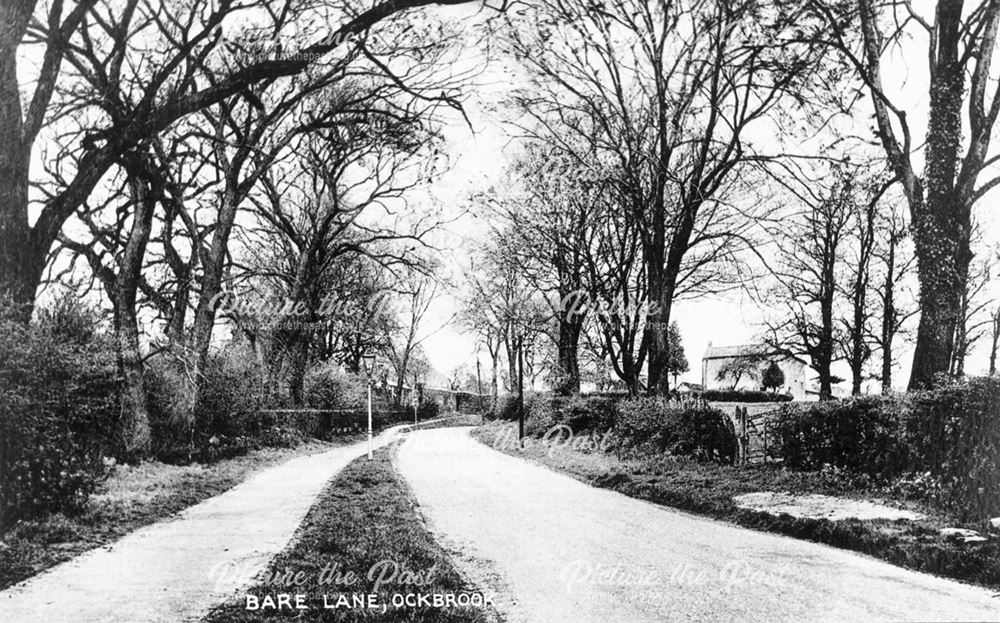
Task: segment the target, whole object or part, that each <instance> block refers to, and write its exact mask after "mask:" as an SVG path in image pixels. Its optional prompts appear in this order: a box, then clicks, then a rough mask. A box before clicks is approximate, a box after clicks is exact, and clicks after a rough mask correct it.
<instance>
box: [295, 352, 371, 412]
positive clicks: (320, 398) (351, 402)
mask: <svg viewBox="0 0 1000 623" xmlns="http://www.w3.org/2000/svg"><path fill="white" fill-rule="evenodd" d="M367 391H368V390H367V381H366V380H365V379H364V378H363V377H361V376H359V375H357V374H351V373H350V372H345V371H344V370H342V369H341V368H340V366H339V365H336V364H333V363H325V364H322V365H319V366H316V367H314V368H312V369H310V370H309V371H308V372H307V373H306V378H305V392H304V393H305V401H306V404H308V405H309V406H311V407H313V408H316V409H358V408H361V407H364V406H365V403H366V400H367Z"/></svg>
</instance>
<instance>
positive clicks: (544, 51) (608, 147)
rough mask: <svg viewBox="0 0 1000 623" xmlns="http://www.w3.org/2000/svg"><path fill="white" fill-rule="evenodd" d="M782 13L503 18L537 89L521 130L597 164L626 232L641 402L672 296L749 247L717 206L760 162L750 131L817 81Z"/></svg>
mask: <svg viewBox="0 0 1000 623" xmlns="http://www.w3.org/2000/svg"><path fill="white" fill-rule="evenodd" d="M791 8H793V7H790V6H789V5H788V4H781V10H778V9H777V7H775V10H774V11H771V10H762V9H761V7H760V3H758V2H737V3H735V4H734V3H704V2H686V1H685V2H679V3H673V4H668V5H664V4H663V3H662V2H658V1H651V0H629V1H627V2H619V3H612V4H607V5H602V7H601V9H600V10H592V7H590V6H589V5H586V4H578V3H569V2H562V1H561V0H544V1H542V2H538V3H534V4H533V5H531V7H530V8H529V9H527V10H525V11H524V12H523V14H522V15H521V16H520V17H519V18H517V19H515V18H511V21H512V28H511V31H510V34H509V38H508V45H509V48H510V50H511V51H512V52H513V54H514V55H515V56H516V57H517V58H518V59H519V60H520V61H521V63H523V64H524V66H525V67H527V69H528V70H529V72H530V73H531V76H532V82H533V83H532V85H531V88H529V89H524V90H523V91H521V92H519V93H518V94H517V95H516V100H517V102H518V105H519V110H520V111H521V112H522V113H523V115H524V118H525V121H524V122H521V123H519V124H518V125H519V126H520V127H522V129H523V130H524V132H525V133H526V134H527V135H529V136H531V137H533V138H537V139H538V140H541V141H543V142H546V143H549V144H553V145H557V146H558V147H559V148H560V149H562V150H563V151H564V152H565V154H566V159H567V160H569V161H570V162H572V163H574V164H575V166H577V167H579V168H581V169H588V168H590V167H592V165H593V164H594V163H595V162H596V163H598V165H599V166H598V170H599V171H600V175H601V176H602V179H604V180H606V181H605V182H604V184H603V185H604V187H605V188H606V191H607V195H606V196H607V197H608V198H609V199H608V202H609V203H611V204H612V205H615V206H616V207H617V208H619V209H621V210H622V211H623V212H622V213H623V214H624V215H625V218H628V219H630V220H632V221H633V222H635V224H636V229H635V232H636V233H637V235H638V236H639V241H640V247H639V250H640V256H639V257H640V260H641V262H642V264H643V267H644V275H643V276H644V279H645V281H646V290H647V292H648V299H649V303H650V305H649V307H648V308H647V310H646V311H647V318H646V322H645V328H644V335H645V337H644V340H643V341H644V342H645V349H646V351H647V352H648V355H646V367H647V371H648V377H649V385H648V387H649V391H651V392H654V393H666V392H667V391H668V389H669V376H670V375H669V371H668V370H667V368H666V366H667V365H668V360H669V356H670V355H669V350H670V348H669V324H670V314H671V310H672V306H673V303H674V302H675V300H676V299H677V296H678V293H679V292H680V291H682V289H683V288H685V287H687V288H692V287H700V288H704V289H710V288H711V287H712V284H713V283H717V282H718V281H719V279H718V278H719V277H722V281H723V282H725V281H726V277H732V275H727V273H726V271H722V270H719V266H720V265H724V264H727V263H733V262H734V260H735V259H736V257H737V255H736V254H735V253H734V248H738V247H744V246H745V245H746V243H747V240H746V237H747V232H748V228H749V226H750V225H751V224H752V218H746V217H747V214H746V213H745V212H744V213H743V214H741V215H740V217H739V218H732V217H733V213H732V211H730V210H729V207H730V206H729V204H728V203H727V202H726V201H725V198H726V197H727V196H728V194H729V193H730V192H732V191H733V190H734V189H735V188H736V187H737V186H739V184H740V179H739V176H740V174H745V173H746V171H747V170H748V169H750V168H753V167H759V166H760V165H762V164H763V163H765V162H767V161H768V160H769V156H768V155H767V154H763V153H761V152H759V151H758V150H757V149H755V146H754V144H753V142H752V141H751V139H750V137H751V135H752V132H753V128H757V127H761V128H763V127H764V126H766V125H767V120H768V119H769V117H770V115H772V114H776V112H777V111H778V110H779V109H780V108H781V106H782V105H783V104H784V103H785V102H786V101H790V100H793V99H796V100H797V103H798V104H799V105H807V104H808V101H807V100H806V99H805V98H797V97H796V96H795V95H793V94H795V93H798V92H801V91H802V90H805V89H808V85H809V83H810V81H812V80H814V79H816V78H817V77H818V76H817V73H816V72H815V71H813V69H814V63H815V62H817V61H818V59H819V58H820V56H821V53H822V52H821V46H820V45H819V44H818V43H811V42H808V41H804V40H803V39H801V38H799V37H795V36H793V35H792V31H793V29H794V28H795V26H794V24H795V23H796V18H795V16H794V15H787V14H785V12H786V11H787V10H789V9H791ZM777 15H781V17H780V19H772V17H773V16H777ZM521 20H523V22H521ZM526 24H530V25H531V26H530V27H521V28H518V26H519V25H522V26H523V25H526ZM786 35H788V36H786ZM591 170H593V169H591ZM744 179H745V178H744ZM758 205H759V204H758ZM745 209H746V207H744V210H745ZM709 266H712V267H713V268H714V270H711V271H706V270H704V269H706V268H707V267H709ZM628 376H632V375H628Z"/></svg>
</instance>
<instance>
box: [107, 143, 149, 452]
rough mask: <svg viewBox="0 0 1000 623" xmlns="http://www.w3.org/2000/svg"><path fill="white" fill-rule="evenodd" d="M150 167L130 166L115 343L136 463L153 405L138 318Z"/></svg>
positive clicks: (125, 433) (125, 431)
mask: <svg viewBox="0 0 1000 623" xmlns="http://www.w3.org/2000/svg"><path fill="white" fill-rule="evenodd" d="M145 166H146V165H144V164H140V163H139V162H138V160H137V159H136V160H135V161H133V162H132V163H131V165H130V166H129V171H128V176H129V182H128V183H129V190H130V192H131V195H132V200H133V203H134V214H133V215H132V229H131V231H130V232H129V237H128V242H127V243H126V245H125V251H124V252H123V253H122V258H121V263H120V266H119V271H118V276H117V278H116V279H115V284H114V307H115V317H114V323H115V341H116V344H117V346H118V367H119V372H120V374H121V376H122V379H123V382H124V384H125V388H124V390H123V392H122V397H121V400H122V417H123V422H122V437H123V445H124V449H125V453H126V455H128V456H129V457H130V458H132V459H139V458H143V457H145V456H147V455H148V454H149V451H150V442H151V439H150V429H149V403H148V399H147V397H146V383H145V369H144V366H143V360H142V353H141V350H140V344H139V325H138V318H137V316H136V293H137V291H138V287H139V277H140V275H141V273H142V264H143V259H144V258H145V254H146V245H147V243H148V242H149V235H150V231H151V230H152V224H153V212H154V211H155V206H156V200H155V198H154V197H153V195H152V193H151V192H150V188H149V186H148V182H147V180H145V179H143V172H142V171H143V169H144V167H145Z"/></svg>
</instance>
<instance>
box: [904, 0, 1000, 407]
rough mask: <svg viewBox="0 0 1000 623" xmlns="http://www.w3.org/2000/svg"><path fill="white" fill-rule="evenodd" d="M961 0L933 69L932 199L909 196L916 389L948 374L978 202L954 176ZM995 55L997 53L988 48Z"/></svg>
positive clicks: (947, 5)
mask: <svg viewBox="0 0 1000 623" xmlns="http://www.w3.org/2000/svg"><path fill="white" fill-rule="evenodd" d="M961 14H962V3H961V2H954V1H946V0H942V1H941V2H940V3H939V4H938V16H937V20H938V22H939V25H938V26H939V30H940V32H939V34H937V35H935V36H936V37H939V38H940V40H939V42H938V51H937V54H938V58H937V62H936V66H935V68H934V71H933V72H932V74H931V84H930V114H929V118H928V125H927V136H928V140H927V156H926V162H927V164H926V172H925V178H926V186H927V193H926V201H919V199H917V200H914V199H913V198H911V200H910V212H911V217H912V223H913V227H912V231H913V239H914V244H915V248H916V254H917V270H918V275H919V278H920V324H919V326H918V328H917V343H916V349H915V351H914V354H913V368H912V371H911V373H910V385H909V386H910V389H920V388H925V387H930V386H932V385H933V384H934V379H935V376H936V375H938V374H940V373H943V372H948V369H949V367H950V365H951V360H952V354H953V352H954V349H955V331H956V329H957V327H958V325H959V322H960V308H961V296H962V293H963V292H964V291H965V285H966V281H967V280H968V272H969V262H970V261H971V259H972V255H971V252H970V248H969V240H970V237H971V232H972V228H971V215H970V209H971V206H970V205H969V204H968V203H967V202H965V201H964V200H963V199H962V198H961V197H960V192H959V189H956V185H955V181H956V176H957V174H958V164H959V162H960V158H959V150H960V149H961V141H962V131H963V130H962V109H963V106H962V104H963V100H964V95H965V69H964V67H963V66H962V63H961V62H960V60H959V53H958V47H959V45H958V44H959V39H960V37H961V36H962V35H961V27H960V24H961V17H962V15H961ZM989 53H992V51H989Z"/></svg>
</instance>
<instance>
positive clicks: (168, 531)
mask: <svg viewBox="0 0 1000 623" xmlns="http://www.w3.org/2000/svg"><path fill="white" fill-rule="evenodd" d="M401 428H402V427H396V428H392V429H389V430H387V431H386V432H385V433H383V434H382V435H379V436H378V437H377V438H376V439H375V445H376V446H377V447H378V446H382V445H385V444H386V443H389V442H391V441H392V440H394V439H396V438H397V437H398V436H399V432H400V429H401ZM367 447H368V444H367V442H361V443H356V444H352V445H350V446H344V447H340V448H334V449H333V450H329V451H327V452H323V453H320V454H313V455H310V456H305V457H300V458H296V459H292V460H290V461H287V462H285V463H282V464H280V465H277V466H275V467H271V468H269V469H266V470H264V471H262V472H260V473H259V474H257V475H255V476H253V477H252V478H250V479H248V480H247V481H245V482H243V483H242V484H240V485H237V486H236V487H233V488H232V489H230V490H229V491H227V492H225V493H223V494H221V495H218V496H215V497H213V498H210V499H208V500H205V501H204V502H201V503H199V504H197V505H195V506H192V507H190V508H188V509H186V510H185V511H184V512H182V513H180V514H178V515H177V516H176V517H175V518H172V519H168V520H166V521H163V522H160V523H156V524H153V525H151V526H147V527H145V528H142V529H140V530H137V531H135V532H133V533H131V534H129V535H128V536H126V537H124V538H122V539H121V540H119V541H117V542H115V543H114V544H112V545H111V546H108V547H106V548H101V549H95V550H91V551H89V552H87V553H85V554H83V555H81V556H79V557H77V558H74V559H73V560H70V561H68V562H66V563H63V564H61V565H58V566H56V567H53V568H52V569H49V570H48V571H46V572H44V573H42V574H40V575H37V576H35V577H34V578H31V579H28V580H25V581H24V582H22V583H20V584H17V585H15V586H12V587H11V588H9V589H7V590H5V591H2V592H0V621H4V622H7V621H9V622H11V623H15V622H16V623H33V622H37V623H63V622H66V623H69V622H72V623H114V622H121V623H144V622H160V621H162V622H168V621H169V622H170V623H175V622H179V621H197V620H199V619H200V618H202V617H203V616H204V615H205V614H207V613H208V611H209V610H210V609H211V608H212V607H214V606H215V605H217V604H219V603H222V602H223V601H225V600H226V599H227V598H230V597H234V596H235V594H236V592H237V591H238V590H240V589H242V588H245V587H246V586H248V585H249V583H250V581H251V580H252V579H253V577H254V576H255V575H257V574H258V573H260V572H262V571H264V570H265V568H266V567H267V564H268V562H270V560H271V558H273V557H274V555H275V554H277V553H278V552H279V551H281V550H282V549H283V548H284V547H285V546H286V545H287V544H288V542H289V541H290V540H291V538H292V536H293V535H294V533H295V530H296V528H298V526H299V524H300V523H301V522H302V520H303V518H305V515H306V512H307V511H308V510H309V508H310V507H311V506H312V504H313V501H314V500H315V499H316V496H317V495H319V493H320V492H321V491H322V490H323V487H324V485H326V483H327V482H328V481H329V480H330V478H332V477H333V476H334V475H335V474H336V473H337V472H339V471H340V470H341V469H342V468H343V467H344V466H346V465H347V464H348V463H349V462H351V461H352V460H354V459H355V458H357V457H359V456H361V455H362V454H364V453H365V452H366V451H367Z"/></svg>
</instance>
